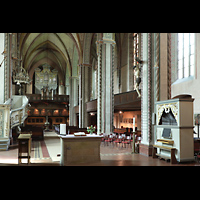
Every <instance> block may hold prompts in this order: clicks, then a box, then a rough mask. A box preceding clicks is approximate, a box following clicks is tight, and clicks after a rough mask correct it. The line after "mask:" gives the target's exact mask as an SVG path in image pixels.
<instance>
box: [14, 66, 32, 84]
mask: <svg viewBox="0 0 200 200" xmlns="http://www.w3.org/2000/svg"><path fill="white" fill-rule="evenodd" d="M13 82H14V83H16V84H17V85H21V84H22V83H24V84H30V83H31V79H30V78H29V76H28V72H26V70H25V69H24V68H23V67H19V66H18V67H16V69H14V70H13Z"/></svg>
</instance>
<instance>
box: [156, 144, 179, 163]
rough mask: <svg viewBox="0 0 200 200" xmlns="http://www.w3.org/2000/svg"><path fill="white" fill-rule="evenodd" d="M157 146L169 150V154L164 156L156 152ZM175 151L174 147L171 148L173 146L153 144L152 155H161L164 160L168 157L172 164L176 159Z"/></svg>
mask: <svg viewBox="0 0 200 200" xmlns="http://www.w3.org/2000/svg"><path fill="white" fill-rule="evenodd" d="M157 148H160V149H163V150H165V151H170V152H171V156H165V155H162V154H157ZM175 151H176V148H173V147H168V146H161V145H153V152H152V157H153V158H157V157H161V158H164V159H166V160H168V159H170V160H171V163H172V164H176V163H177V160H176V156H175Z"/></svg>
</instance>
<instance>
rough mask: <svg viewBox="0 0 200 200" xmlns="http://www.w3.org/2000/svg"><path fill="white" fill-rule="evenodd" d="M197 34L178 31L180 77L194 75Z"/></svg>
mask: <svg viewBox="0 0 200 200" xmlns="http://www.w3.org/2000/svg"><path fill="white" fill-rule="evenodd" d="M194 61H195V34H194V33H178V79H182V78H187V77H189V76H194V67H195V66H194V65H195V64H194V63H195V62H194Z"/></svg>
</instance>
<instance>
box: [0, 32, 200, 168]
mask: <svg viewBox="0 0 200 200" xmlns="http://www.w3.org/2000/svg"><path fill="white" fill-rule="evenodd" d="M199 49H200V34H199V33H0V83H1V84H0V165H12V166H15V165H24V166H34V165H44V166H45V165H56V166H60V165H72V166H73V165H81V166H88V165H89V166H92V165H96V166H184V165H187V166H188V165H189V166H198V165H200V164H199V160H200V138H199V137H200V136H199V124H200V92H198V87H199V85H200V72H199V71H200V51H199ZM83 136H86V137H83ZM26 154H27V155H26Z"/></svg>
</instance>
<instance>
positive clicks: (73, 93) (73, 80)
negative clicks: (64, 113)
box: [69, 76, 78, 126]
mask: <svg viewBox="0 0 200 200" xmlns="http://www.w3.org/2000/svg"><path fill="white" fill-rule="evenodd" d="M69 81H70V96H69V104H70V106H69V112H70V114H69V125H70V126H75V125H76V115H75V113H74V106H77V105H78V77H76V76H73V77H69Z"/></svg>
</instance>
